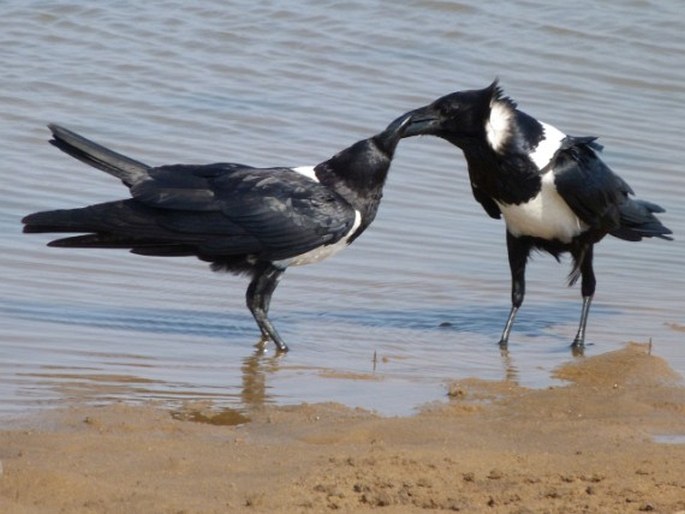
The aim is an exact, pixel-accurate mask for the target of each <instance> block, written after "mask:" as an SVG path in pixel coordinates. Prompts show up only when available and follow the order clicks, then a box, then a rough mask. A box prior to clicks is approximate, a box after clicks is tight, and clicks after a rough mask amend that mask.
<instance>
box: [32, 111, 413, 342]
mask: <svg viewBox="0 0 685 514" xmlns="http://www.w3.org/2000/svg"><path fill="white" fill-rule="evenodd" d="M408 122H409V117H407V118H406V119H403V120H400V121H398V122H394V123H393V124H392V126H389V127H388V128H387V129H386V130H384V131H383V132H381V133H379V134H377V135H375V136H373V137H371V138H369V139H364V140H362V141H358V142H357V143H355V144H354V145H352V146H350V147H349V148H346V149H345V150H342V151H341V152H339V153H337V154H336V155H334V156H333V157H331V158H330V159H328V160H327V161H324V162H322V163H320V164H318V165H316V166H313V167H310V166H307V167H295V168H287V167H278V168H253V167H251V166H246V165H243V164H236V163H217V164H206V165H184V164H175V165H167V166H159V167H151V166H148V165H147V164H143V163H141V162H139V161H135V160H133V159H130V158H128V157H126V156H123V155H121V154H118V153H116V152H114V151H112V150H109V149H108V148H105V147H103V146H100V145H99V144H97V143H94V142H92V141H89V140H88V139H86V138H84V137H82V136H80V135H78V134H76V133H74V132H71V131H70V130H67V129H65V128H63V127H60V126H58V125H50V126H49V128H50V130H51V131H52V134H53V139H52V140H51V141H50V142H51V143H52V144H53V145H54V146H56V147H57V148H59V149H60V150H62V151H64V152H66V153H67V154H69V155H71V156H72V157H74V158H76V159H78V160H80V161H82V162H84V163H86V164H89V165H90V166H93V167H95V168H98V169H100V170H102V171H105V172H107V173H109V174H110V175H113V176H115V177H116V178H118V179H120V180H121V181H122V182H123V183H124V184H125V185H126V186H128V188H129V189H130V192H131V196H132V198H129V199H126V200H119V201H113V202H107V203H101V204H97V205H91V206H89V207H84V208H80V209H69V210H56V211H47V212H38V213H34V214H31V215H29V216H27V217H26V218H24V219H23V223H24V232H29V233H37V232H71V233H81V234H82V235H77V236H73V237H67V238H63V239H57V240H54V241H52V242H50V243H49V246H58V247H68V248H124V249H128V250H130V251H131V252H132V253H135V254H141V255H150V256H163V257H169V256H195V257H197V258H199V259H201V260H203V261H208V262H210V263H211V267H212V269H213V270H214V271H228V272H231V273H234V274H247V275H249V276H250V277H251V282H250V285H249V286H248V288H247V292H246V299H247V306H248V308H249V309H250V312H251V313H252V315H253V316H254V319H255V321H256V322H257V325H258V326H259V328H260V330H261V333H262V340H261V342H262V343H265V342H266V341H268V340H271V341H273V342H274V343H275V344H276V347H277V349H278V350H279V351H281V352H285V351H287V350H288V346H287V345H286V344H285V342H284V341H283V339H282V337H281V336H280V335H279V334H278V332H277V331H276V329H275V328H274V326H273V324H272V323H271V320H270V319H269V317H268V312H269V304H270V301H271V296H272V294H273V292H274V290H275V289H276V286H277V285H278V282H279V280H280V279H281V276H282V275H283V272H284V271H285V270H286V268H287V267H288V266H295V265H303V264H310V263H314V262H318V261H320V260H322V259H325V258H327V257H329V256H331V255H333V254H335V253H337V252H339V251H340V250H342V249H343V248H345V247H346V246H347V245H349V244H350V243H352V241H354V240H355V239H356V238H357V237H359V236H360V235H361V234H362V232H364V230H366V228H367V227H368V226H369V225H370V224H371V222H372V221H373V219H374V218H375V216H376V212H377V210H378V207H379V204H380V201H381V196H382V191H383V185H384V183H385V180H386V177H387V174H388V170H389V169H390V163H391V161H392V158H393V154H394V152H395V148H396V147H397V143H398V142H399V140H400V138H401V136H402V134H403V131H404V130H405V129H406V127H407V125H408Z"/></svg>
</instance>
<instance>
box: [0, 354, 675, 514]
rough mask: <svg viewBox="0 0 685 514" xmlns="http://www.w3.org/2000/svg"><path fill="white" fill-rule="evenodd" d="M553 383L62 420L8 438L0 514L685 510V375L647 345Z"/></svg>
mask: <svg viewBox="0 0 685 514" xmlns="http://www.w3.org/2000/svg"><path fill="white" fill-rule="evenodd" d="M556 374H557V376H558V377H559V378H561V379H564V380H567V381H568V385H565V386H560V387H553V388H548V389H544V390H530V389H525V388H522V387H519V386H517V385H516V384H514V383H510V382H506V381H504V382H486V381H481V380H477V379H469V380H463V381H460V382H458V383H454V384H452V385H451V386H450V389H449V390H450V395H449V399H448V400H447V401H446V402H445V403H441V404H438V405H431V406H427V407H426V408H425V409H423V410H422V412H421V413H419V414H417V415H415V416H410V417H401V418H383V417H380V416H377V415H375V414H373V413H370V412H367V411H364V410H359V409H350V408H347V407H343V406H341V405H338V404H317V405H307V404H304V405H298V406H294V407H265V408H263V409H259V410H258V411H256V412H252V413H249V415H248V417H249V419H247V418H244V417H242V416H240V415H238V414H237V413H234V412H230V411H224V412H217V411H214V410H212V408H211V405H208V404H201V405H198V404H196V405H193V404H188V405H187V406H186V407H185V408H184V409H183V410H182V411H180V412H173V413H171V412H169V411H168V410H165V409H164V408H162V407H161V406H159V405H145V406H130V405H125V404H114V405H111V404H110V405H106V406H101V407H90V406H76V407H73V408H69V409H66V410H59V411H55V412H51V413H47V414H43V415H41V417H39V418H38V419H36V418H34V419H31V420H26V421H24V422H22V423H21V426H16V425H15V426H14V427H12V428H11V429H4V430H2V431H1V432H0V459H1V460H2V465H3V468H2V469H3V473H2V476H1V477H0V512H3V513H34V512H35V513H43V512H81V513H120V512H148V513H157V512H159V513H224V512H266V511H268V512H325V511H329V510H340V511H343V512H366V511H377V510H379V509H380V510H381V511H382V512H418V511H420V510H423V509H428V510H445V511H457V512H492V513H505V512H506V513H532V512H550V513H556V512H559V513H561V512H563V513H574V512H603V513H612V512H616V513H619V512H620V513H625V512H648V511H651V512H664V513H674V512H679V511H685V444H684V443H685V389H684V388H683V384H682V379H681V377H679V376H677V375H676V374H675V373H674V372H673V371H672V370H670V368H669V367H668V365H667V364H666V363H665V362H664V361H663V360H662V359H660V358H658V357H655V356H652V355H650V349H649V347H648V346H646V345H638V344H630V345H628V346H627V347H626V348H625V349H622V350H620V351H616V352H612V353H607V354H604V355H600V356H593V357H589V358H583V359H578V360H576V361H575V362H573V363H571V364H568V365H566V366H563V367H562V368H560V369H558V370H557V371H556Z"/></svg>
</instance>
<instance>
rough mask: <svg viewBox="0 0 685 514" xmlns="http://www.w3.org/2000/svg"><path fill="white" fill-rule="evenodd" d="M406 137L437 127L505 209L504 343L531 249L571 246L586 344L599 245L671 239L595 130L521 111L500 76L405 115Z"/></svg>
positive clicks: (489, 202)
mask: <svg viewBox="0 0 685 514" xmlns="http://www.w3.org/2000/svg"><path fill="white" fill-rule="evenodd" d="M407 115H411V117H412V121H411V122H410V125H409V127H408V128H407V130H406V131H405V133H404V137H409V136H414V135H425V134H428V135H434V136H438V137H440V138H442V139H445V140H447V141H449V142H450V143H452V144H453V145H455V146H457V147H459V148H460V149H461V150H462V151H463V153H464V156H465V158H466V161H467V166H468V172H469V179H470V182H471V187H472V191H473V195H474V197H475V198H476V200H477V201H478V202H479V203H480V204H481V205H482V207H483V209H484V210H485V211H486V212H487V214H488V215H489V216H491V217H493V218H501V217H503V218H504V220H505V222H506V226H507V251H508V256H509V264H510V269H511V276H512V308H511V311H510V314H509V317H508V319H507V323H506V325H505V328H504V331H503V333H502V337H501V339H500V345H501V346H506V345H507V342H508V339H509V334H510V331H511V328H512V325H513V322H514V318H515V316H516V312H517V311H518V309H519V307H520V306H521V304H522V302H523V298H524V296H525V268H526V263H527V260H528V256H529V254H530V252H531V250H533V249H539V250H544V251H546V252H548V253H550V254H552V255H553V256H555V257H556V258H558V257H559V256H560V255H561V254H563V253H566V252H569V253H570V254H571V256H572V258H573V269H572V271H571V274H570V275H569V284H570V285H572V284H573V283H575V281H576V280H577V279H578V278H581V292H582V295H583V308H582V313H581V318H580V323H579V327H578V332H577V334H576V337H575V339H574V342H573V346H575V347H582V346H583V345H584V341H585V328H586V324H587V317H588V313H589V308H590V303H591V301H592V297H593V295H594V293H595V287H596V280H595V275H594V271H593V266H592V261H593V246H594V244H595V243H597V242H599V241H600V240H601V239H602V238H603V237H604V236H605V235H607V234H611V235H613V236H616V237H618V238H621V239H625V240H628V241H639V240H641V239H642V238H644V237H658V238H662V239H671V238H670V236H669V234H671V231H670V230H669V229H668V228H666V227H665V226H664V225H662V224H661V222H660V221H659V220H658V219H657V218H656V216H655V215H654V214H655V213H660V212H664V210H663V209H662V208H661V207H659V206H658V205H656V204H653V203H650V202H646V201H644V200H638V199H635V198H633V197H632V195H633V190H632V189H631V188H630V186H629V185H628V184H627V183H626V182H625V181H624V180H623V179H621V178H620V177H619V176H618V175H616V174H615V173H614V172H613V171H611V169H609V167H608V166H607V165H606V164H605V163H604V162H603V161H602V160H601V159H600V157H599V155H598V152H599V151H600V150H601V146H600V145H599V144H598V143H597V142H596V141H595V139H596V138H594V137H572V136H568V135H566V134H564V133H562V132H560V131H559V130H558V129H556V128H554V127H552V126H551V125H548V124H545V123H543V122H540V121H538V120H536V119H535V118H533V117H531V116H529V115H528V114H526V113H524V112H522V111H520V110H519V109H518V108H517V106H516V103H515V102H513V101H512V100H511V99H510V98H508V97H506V96H504V94H503V92H502V90H501V88H500V87H499V85H498V84H497V82H494V83H493V84H491V85H490V86H489V87H487V88H485V89H481V90H471V91H460V92H456V93H451V94H449V95H446V96H444V97H441V98H439V99H437V100H435V101H434V102H432V103H431V104H429V105H426V106H424V107H421V108H419V109H416V110H414V111H411V113H407V114H405V115H404V116H403V117H402V118H399V119H398V120H397V123H399V121H400V119H404V118H405V117H406V116H407Z"/></svg>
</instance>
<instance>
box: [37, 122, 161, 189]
mask: <svg viewBox="0 0 685 514" xmlns="http://www.w3.org/2000/svg"><path fill="white" fill-rule="evenodd" d="M48 128H49V129H50V130H51V131H52V135H53V139H51V140H50V143H52V144H53V145H54V146H56V147H57V148H59V149H60V150H62V151H63V152H64V153H66V154H68V155H71V156H72V157H74V158H75V159H78V160H79V161H81V162H84V163H86V164H88V165H90V166H93V167H94V168H97V169H99V170H102V171H104V172H106V173H109V174H110V175H113V176H115V177H117V178H118V179H120V180H121V181H122V182H123V183H124V184H126V185H127V186H131V185H133V184H136V183H138V182H141V181H143V180H145V179H146V178H147V176H148V171H149V170H150V166H148V165H147V164H144V163H142V162H139V161H136V160H133V159H131V158H129V157H126V156H125V155H122V154H119V153H117V152H114V151H112V150H110V149H109V148H105V147H104V146H102V145H99V144H97V143H95V142H93V141H90V140H88V139H86V138H85V137H83V136H80V135H78V134H76V133H75V132H72V131H71V130H68V129H65V128H64V127H60V126H59V125H55V124H50V125H48Z"/></svg>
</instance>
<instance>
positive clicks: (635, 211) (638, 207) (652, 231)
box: [610, 199, 673, 241]
mask: <svg viewBox="0 0 685 514" xmlns="http://www.w3.org/2000/svg"><path fill="white" fill-rule="evenodd" d="M660 212H665V210H664V209H663V208H662V207H660V206H659V205H656V204H654V203H651V202H648V201H646V200H635V199H629V200H628V201H627V202H625V203H624V204H623V205H621V209H620V214H621V225H620V227H618V228H617V229H616V230H613V231H612V232H610V234H611V235H612V236H615V237H618V238H619V239H624V240H626V241H640V240H641V239H642V238H644V237H658V238H660V239H667V240H669V241H670V240H672V239H673V238H672V237H671V236H670V234H672V233H673V232H672V231H671V230H670V229H669V228H667V227H665V226H664V225H663V224H662V223H661V221H659V219H658V218H657V217H656V216H654V213H660Z"/></svg>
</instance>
